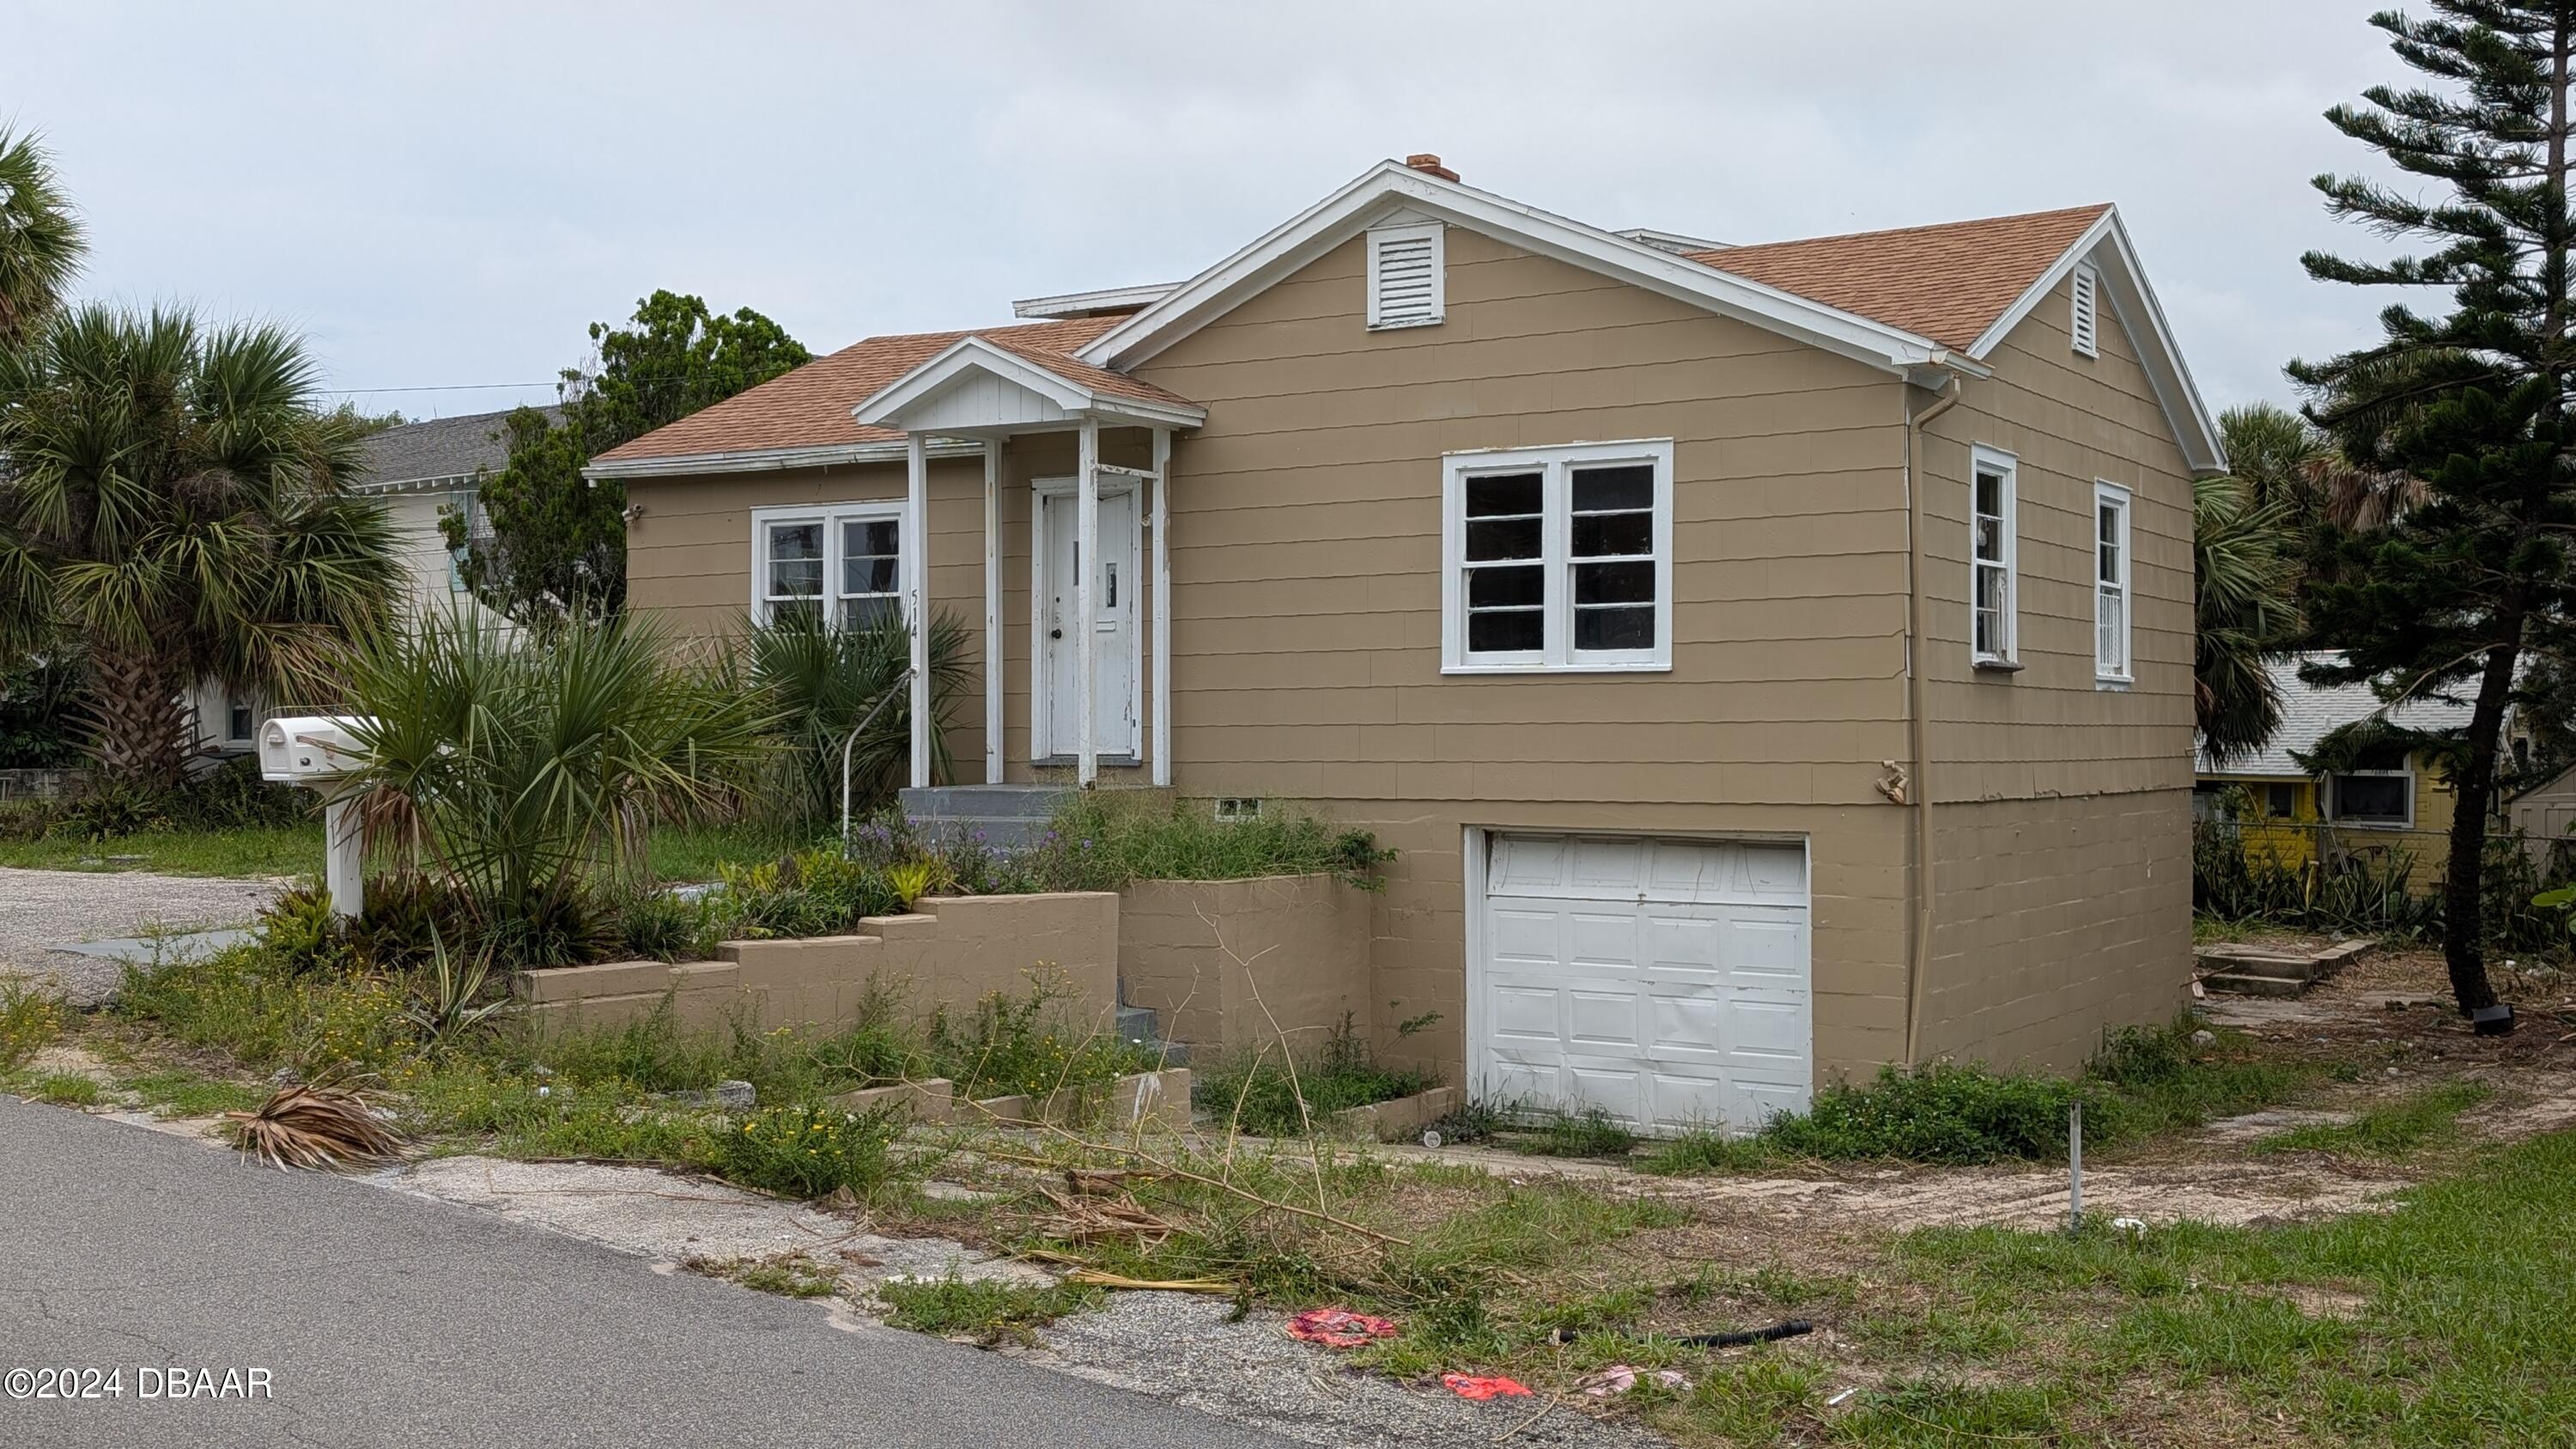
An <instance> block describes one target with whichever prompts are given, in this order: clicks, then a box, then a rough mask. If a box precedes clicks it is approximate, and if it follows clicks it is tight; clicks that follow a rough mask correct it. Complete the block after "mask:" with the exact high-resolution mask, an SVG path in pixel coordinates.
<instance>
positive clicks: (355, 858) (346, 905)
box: [259, 714, 375, 916]
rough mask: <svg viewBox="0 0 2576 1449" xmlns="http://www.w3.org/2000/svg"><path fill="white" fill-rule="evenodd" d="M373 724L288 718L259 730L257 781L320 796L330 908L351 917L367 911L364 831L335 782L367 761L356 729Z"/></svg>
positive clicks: (361, 719) (332, 717)
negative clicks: (315, 791)
mask: <svg viewBox="0 0 2576 1449" xmlns="http://www.w3.org/2000/svg"><path fill="white" fill-rule="evenodd" d="M374 723H375V721H374V720H372V719H369V718H367V717H366V716H365V715H355V714H289V715H279V716H278V717H277V718H275V719H272V720H270V721H269V722H268V724H267V725H266V726H265V727H263V728H262V729H261V730H260V732H259V777H260V778H261V779H263V780H274V781H276V782H277V783H279V784H281V785H303V786H305V787H307V788H309V789H313V790H317V791H320V792H321V795H322V800H323V806H322V836H323V848H324V850H325V852H326V854H325V855H324V856H323V868H322V878H323V881H324V883H325V884H326V885H327V886H328V887H329V889H330V892H331V909H333V910H335V911H337V912H339V913H340V914H341V915H344V916H355V915H358V914H360V913H361V912H363V911H364V910H365V909H366V905H367V894H366V892H367V886H366V831H365V824H364V822H363V821H362V820H361V819H360V817H359V813H358V802H357V801H356V800H355V799H353V798H351V795H350V792H349V790H348V787H346V786H344V785H342V784H341V783H340V782H341V781H343V780H346V779H347V778H348V777H349V776H351V775H354V774H356V773H357V772H358V770H359V767H361V766H363V765H364V764H366V762H367V751H366V747H365V746H363V745H361V744H359V743H358V737H357V735H356V733H355V732H356V731H357V730H361V729H364V728H366V727H368V726H369V725H372V724H374Z"/></svg>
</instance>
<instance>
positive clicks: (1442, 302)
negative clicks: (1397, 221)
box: [1365, 221, 1449, 332]
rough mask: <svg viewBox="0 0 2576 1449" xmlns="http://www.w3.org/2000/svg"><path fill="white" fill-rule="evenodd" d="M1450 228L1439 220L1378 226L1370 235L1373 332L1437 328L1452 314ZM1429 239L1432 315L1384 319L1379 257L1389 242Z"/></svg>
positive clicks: (1369, 288)
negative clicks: (1380, 313) (1450, 298)
mask: <svg viewBox="0 0 2576 1449" xmlns="http://www.w3.org/2000/svg"><path fill="white" fill-rule="evenodd" d="M1448 232H1449V228H1447V227H1445V226H1443V225H1441V224H1440V223H1439V222H1436V221H1425V222H1415V223H1411V224H1409V225H1405V226H1381V227H1375V228H1372V229H1371V230H1370V232H1369V233H1368V238H1367V241H1366V243H1365V245H1366V247H1367V249H1368V325H1369V329H1370V330H1371V331H1379V332H1383V331H1392V330H1395V329H1398V328H1404V327H1435V326H1438V325H1439V324H1440V323H1441V322H1443V321H1445V320H1447V318H1448V315H1449V244H1448ZM1426 239H1427V240H1428V241H1429V242H1430V243H1431V315H1430V316H1428V317H1405V318H1400V319H1397V320H1395V321H1391V322H1390V321H1384V320H1381V318H1380V316H1379V312H1378V258H1379V256H1380V254H1381V251H1382V249H1383V248H1384V247H1385V246H1386V244H1387V243H1389V242H1408V241H1419V240H1426Z"/></svg>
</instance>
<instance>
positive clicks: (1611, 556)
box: [1441, 439, 1673, 673]
mask: <svg viewBox="0 0 2576 1449" xmlns="http://www.w3.org/2000/svg"><path fill="white" fill-rule="evenodd" d="M1441 462H1442V477H1441V497H1442V507H1443V512H1444V514H1445V519H1446V523H1445V527H1444V528H1443V529H1442V554H1443V581H1442V585H1441V626H1442V641H1443V642H1442V648H1441V667H1442V669H1443V670H1445V671H1448V672H1450V673H1487V672H1495V673H1507V672H1519V671H1531V670H1549V669H1669V668H1671V667H1672V662H1673V546H1672V538H1673V445H1672V441H1671V440H1670V439H1661V440H1654V441H1646V442H1633V443H1575V444H1569V445H1566V446H1563V447H1552V448H1508V449H1498V450H1495V451H1492V452H1479V453H1451V454H1449V455H1448V456H1447V457H1445V458H1443V459H1442V460H1441Z"/></svg>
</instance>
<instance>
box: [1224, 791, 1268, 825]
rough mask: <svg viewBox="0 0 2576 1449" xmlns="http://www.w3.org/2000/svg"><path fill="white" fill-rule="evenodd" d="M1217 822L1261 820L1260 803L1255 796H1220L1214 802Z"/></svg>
mask: <svg viewBox="0 0 2576 1449" xmlns="http://www.w3.org/2000/svg"><path fill="white" fill-rule="evenodd" d="M1216 818H1217V819H1219V820H1257V819H1259V818H1261V801H1260V799H1259V798H1258V797H1255V796H1246V795H1220V796H1218V797H1217V801H1216Z"/></svg>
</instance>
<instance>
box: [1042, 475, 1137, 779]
mask: <svg viewBox="0 0 2576 1449" xmlns="http://www.w3.org/2000/svg"><path fill="white" fill-rule="evenodd" d="M1141 481H1142V480H1140V479H1136V478H1130V477H1127V476H1125V475H1123V474H1122V475H1115V476H1110V477H1103V478H1102V479H1101V480H1100V496H1101V497H1103V498H1108V497H1111V496H1113V495H1117V494H1132V495H1135V499H1136V501H1135V514H1136V526H1135V528H1134V529H1132V530H1131V531H1129V533H1128V535H1127V560H1126V562H1127V577H1128V578H1129V579H1131V580H1133V581H1134V584H1135V589H1134V592H1133V594H1132V597H1133V598H1134V599H1135V601H1136V607H1135V610H1134V614H1133V619H1132V623H1131V625H1130V627H1129V628H1128V630H1127V654H1128V664H1127V718H1128V721H1129V723H1130V725H1131V726H1132V733H1131V734H1130V736H1129V739H1128V743H1127V748H1126V749H1124V750H1103V751H1101V757H1102V758H1103V759H1108V760H1117V761H1120V762H1122V763H1138V764H1141V763H1143V761H1144V758H1145V611H1144V606H1145V582H1144V573H1143V568H1144V561H1145V500H1144V497H1143V494H1142V492H1141V491H1140V488H1139V484H1140V482H1141ZM1077 485H1078V480H1076V479H1075V478H1073V477H1071V476H1070V475H1068V476H1066V477H1062V478H1032V479H1030V480H1029V499H1030V502H1029V762H1030V763H1031V764H1036V765H1043V764H1047V763H1049V762H1052V761H1061V760H1069V759H1071V758H1073V756H1071V755H1068V754H1062V753H1059V752H1057V751H1055V750H1054V749H1052V748H1050V746H1052V745H1053V744H1054V742H1055V740H1054V736H1055V704H1056V701H1055V699H1054V695H1053V691H1052V688H1051V686H1050V685H1049V683H1048V680H1047V650H1046V644H1047V637H1046V600H1047V592H1048V585H1049V584H1050V583H1051V582H1052V581H1051V580H1050V579H1049V578H1048V577H1047V537H1046V530H1047V506H1048V504H1049V502H1050V501H1051V500H1055V499H1071V498H1073V497H1074V495H1075V494H1076V493H1077V492H1078V491H1079V489H1078V486H1077ZM1076 526H1077V527H1079V525H1078V524H1077V525H1076ZM1097 723H1098V721H1096V720H1095V721H1094V724H1095V725H1096V724H1097Z"/></svg>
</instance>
